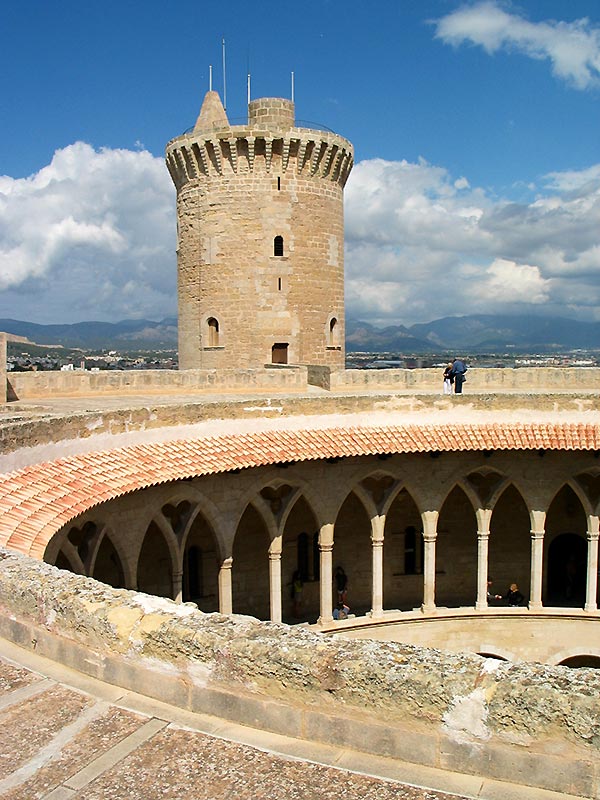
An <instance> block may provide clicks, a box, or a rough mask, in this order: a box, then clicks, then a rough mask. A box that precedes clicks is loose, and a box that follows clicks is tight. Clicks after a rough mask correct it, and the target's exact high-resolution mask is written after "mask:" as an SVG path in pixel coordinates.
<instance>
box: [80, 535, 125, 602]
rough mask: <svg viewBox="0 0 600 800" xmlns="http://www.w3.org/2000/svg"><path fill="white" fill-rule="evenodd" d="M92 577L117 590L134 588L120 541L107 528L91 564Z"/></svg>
mask: <svg viewBox="0 0 600 800" xmlns="http://www.w3.org/2000/svg"><path fill="white" fill-rule="evenodd" d="M90 577H91V578H94V580H97V581H101V582H102V583H107V584H108V585H109V586H112V587H114V588H115V589H128V588H131V586H133V583H132V581H131V576H130V575H128V574H127V572H126V561H125V560H124V558H123V555H122V553H121V552H120V546H118V540H117V539H116V537H113V536H111V535H110V532H109V530H108V529H107V528H104V530H103V532H102V538H101V540H100V542H99V543H98V547H97V548H96V551H95V553H94V557H93V560H92V563H91V564H90Z"/></svg>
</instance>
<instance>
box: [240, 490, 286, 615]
mask: <svg viewBox="0 0 600 800" xmlns="http://www.w3.org/2000/svg"><path fill="white" fill-rule="evenodd" d="M273 533H276V528H275V526H274V524H271V525H269V520H268V519H265V517H264V516H263V514H261V513H260V511H259V509H258V508H257V506H256V505H255V504H254V503H248V505H247V506H246V508H245V510H244V513H243V514H242V515H241V517H240V520H239V522H238V525H237V527H236V531H235V537H234V539H233V547H232V556H233V565H232V591H233V610H234V612H235V613H238V614H251V615H252V616H255V617H258V618H259V619H263V620H266V619H269V617H270V599H269V597H270V596H269V546H270V543H271V541H272V539H273V538H274V537H273V536H272V534H273Z"/></svg>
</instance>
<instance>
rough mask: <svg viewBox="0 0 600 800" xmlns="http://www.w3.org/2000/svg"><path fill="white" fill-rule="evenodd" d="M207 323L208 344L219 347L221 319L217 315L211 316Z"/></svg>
mask: <svg viewBox="0 0 600 800" xmlns="http://www.w3.org/2000/svg"><path fill="white" fill-rule="evenodd" d="M206 325H207V327H208V346H209V347H218V346H219V320H218V319H215V317H209V318H208V319H207V320H206Z"/></svg>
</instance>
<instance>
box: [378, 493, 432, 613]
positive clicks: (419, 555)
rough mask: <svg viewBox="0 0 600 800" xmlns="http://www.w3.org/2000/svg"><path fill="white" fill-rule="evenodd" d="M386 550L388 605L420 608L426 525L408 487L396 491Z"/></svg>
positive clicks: (387, 524)
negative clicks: (424, 526) (424, 529)
mask: <svg viewBox="0 0 600 800" xmlns="http://www.w3.org/2000/svg"><path fill="white" fill-rule="evenodd" d="M384 552H385V558H384V560H383V600H384V608H397V609H400V610H401V611H406V610H408V609H412V608H416V607H417V606H419V605H420V604H421V603H422V601H423V561H424V542H423V525H422V523H421V515H420V513H419V509H418V508H417V504H416V502H415V499H414V498H413V496H412V494H411V493H410V491H409V490H408V489H407V488H406V487H402V489H400V491H399V492H397V493H396V494H395V496H394V499H393V501H392V503H391V504H390V507H389V509H388V512H387V515H386V520H385V532H384Z"/></svg>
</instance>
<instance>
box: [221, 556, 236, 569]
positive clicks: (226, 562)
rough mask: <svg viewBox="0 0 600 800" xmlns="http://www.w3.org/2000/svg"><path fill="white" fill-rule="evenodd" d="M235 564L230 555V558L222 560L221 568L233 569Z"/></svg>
mask: <svg viewBox="0 0 600 800" xmlns="http://www.w3.org/2000/svg"><path fill="white" fill-rule="evenodd" d="M232 566H233V558H232V557H231V556H230V557H229V558H224V559H223V561H221V569H231V568H232Z"/></svg>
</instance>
